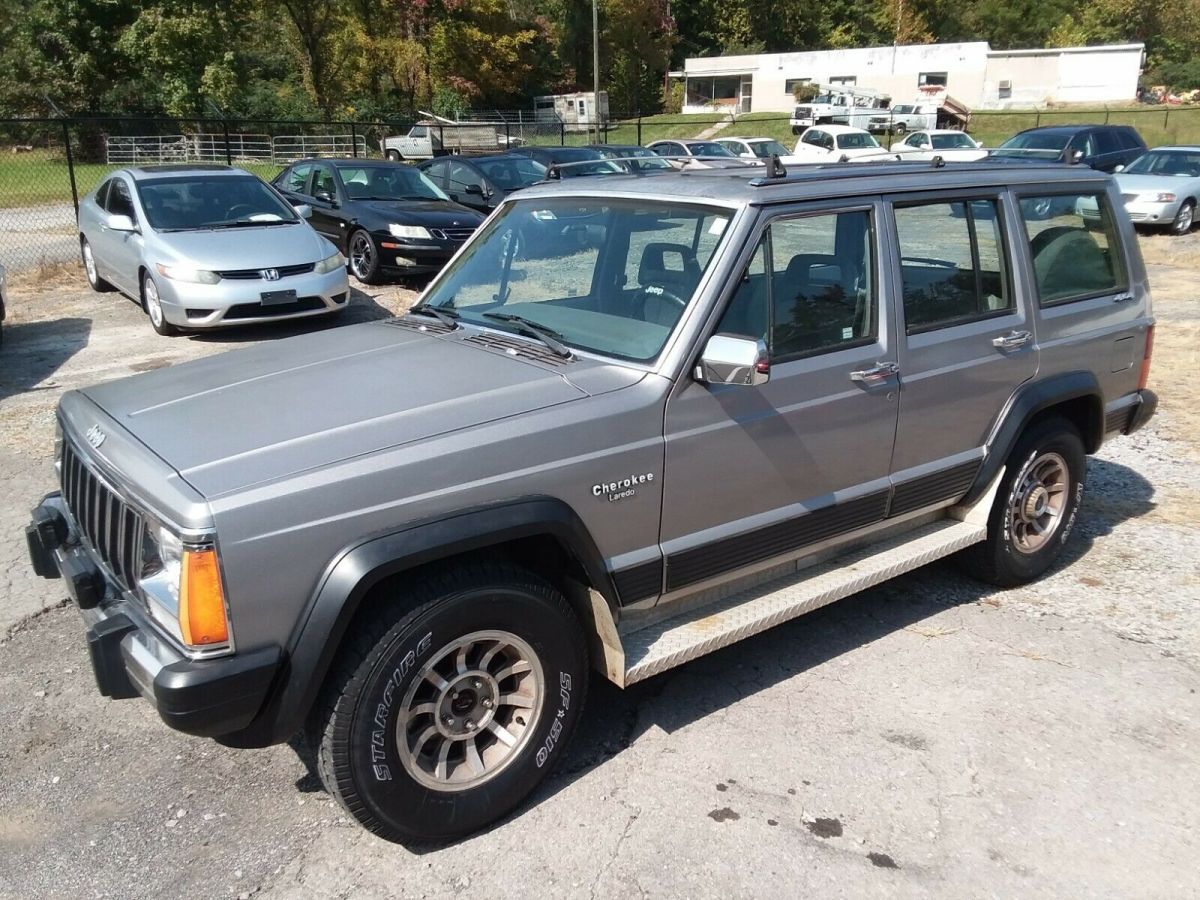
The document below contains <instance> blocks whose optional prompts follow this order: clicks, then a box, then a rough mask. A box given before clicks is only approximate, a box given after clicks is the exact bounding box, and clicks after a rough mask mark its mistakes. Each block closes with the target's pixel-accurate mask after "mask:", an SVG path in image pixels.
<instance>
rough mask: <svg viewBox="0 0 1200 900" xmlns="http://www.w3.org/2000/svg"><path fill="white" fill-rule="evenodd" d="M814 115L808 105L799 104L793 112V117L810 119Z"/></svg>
mask: <svg viewBox="0 0 1200 900" xmlns="http://www.w3.org/2000/svg"><path fill="white" fill-rule="evenodd" d="M811 117H812V110H811V109H809V108H808V107H807V106H797V107H796V111H795V112H794V113H792V118H793V119H808V118H811Z"/></svg>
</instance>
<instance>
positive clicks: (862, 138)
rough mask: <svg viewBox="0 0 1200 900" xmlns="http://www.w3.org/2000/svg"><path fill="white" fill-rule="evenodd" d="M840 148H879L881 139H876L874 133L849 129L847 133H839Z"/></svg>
mask: <svg viewBox="0 0 1200 900" xmlns="http://www.w3.org/2000/svg"><path fill="white" fill-rule="evenodd" d="M837 142H838V148H839V149H841V150H878V149H879V141H877V140H875V137H874V135H871V134H868V133H867V132H865V131H864V132H862V133H861V134H860V133H858V132H856V131H848V132H846V133H845V134H839V135H838V139H837Z"/></svg>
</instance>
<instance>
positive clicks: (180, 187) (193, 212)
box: [134, 174, 300, 231]
mask: <svg viewBox="0 0 1200 900" xmlns="http://www.w3.org/2000/svg"><path fill="white" fill-rule="evenodd" d="M134 183H135V184H136V185H137V192H138V196H139V197H140V198H141V201H142V208H143V209H145V211H146V220H147V221H148V222H149V223H150V227H151V228H153V229H155V230H156V231H188V230H193V229H200V228H240V227H247V226H254V225H263V226H267V225H291V224H294V223H296V222H299V221H300V219H299V217H298V216H297V215H296V211H295V210H294V209H292V208H291V207H290V206H289V205H288V204H287V203H285V202H284V201H283V200H281V199H280V197H279V195H278V194H276V193H275V192H274V191H273V190H271V189H270V188H269V187H267V186H266V185H265V184H264V183H263V182H262V181H260V180H259V179H257V178H255V177H254V176H253V175H250V174H246V175H181V176H176V177H171V178H147V179H145V180H143V181H137V182H134Z"/></svg>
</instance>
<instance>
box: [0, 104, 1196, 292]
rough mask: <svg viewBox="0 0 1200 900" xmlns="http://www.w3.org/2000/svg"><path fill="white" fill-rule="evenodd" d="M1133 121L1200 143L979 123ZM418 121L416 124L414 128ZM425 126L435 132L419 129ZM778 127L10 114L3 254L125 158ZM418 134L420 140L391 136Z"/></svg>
mask: <svg viewBox="0 0 1200 900" xmlns="http://www.w3.org/2000/svg"><path fill="white" fill-rule="evenodd" d="M874 116H875V117H877V118H879V121H877V122H875V123H874V125H873V127H872V130H874V131H876V135H877V137H878V138H879V141H880V143H881V144H884V146H888V145H889V144H890V143H891V142H893V141H896V140H900V139H901V138H902V136H903V132H904V131H909V130H912V129H911V127H910V126H909V124H908V123H907V122H906V123H905V127H904V129H903V130H902V129H901V128H900V127H899V124H900V119H899V116H898V115H897V114H896V113H895V112H894V111H889V110H880V111H878V112H877V113H875V114H874ZM1083 123H1109V124H1124V125H1133V126H1134V127H1135V128H1137V130H1138V131H1139V132H1140V133H1141V134H1142V137H1143V138H1144V139H1145V141H1146V143H1147V144H1148V145H1149V146H1151V147H1153V146H1159V145H1163V144H1200V107H1198V106H1183V107H1180V106H1174V107H1149V106H1147V107H1120V108H1109V109H1090V110H1083V109H1044V110H1037V109H1034V110H997V111H991V110H987V111H977V112H975V113H973V114H972V115H971V116H970V119H969V121H968V123H967V129H968V131H969V132H970V133H971V134H972V135H973V136H974V137H975V138H976V139H977V140H980V141H981V142H982V143H983V145H984V146H985V147H994V146H996V145H998V144H999V143H1001V142H1002V141H1003V140H1004V139H1005V138H1007V137H1009V136H1010V135H1012V134H1014V133H1016V132H1017V131H1020V130H1022V129H1024V128H1032V127H1036V126H1038V125H1053V124H1083ZM414 129H416V131H414ZM421 129H424V138H423V140H424V143H423V144H422V145H421V146H420V147H418V148H417V149H416V150H415V151H411V147H413V146H414V145H415V144H417V143H420V142H419V141H417V139H416V135H417V134H418V133H419V132H420V131H421ZM735 136H736V137H768V138H774V139H776V140H778V141H779V142H780V143H782V144H784V146H786V147H791V146H792V145H793V144H794V143H795V140H796V137H795V134H794V129H793V127H792V125H791V124H790V116H789V115H788V114H787V113H779V112H774V113H745V114H741V115H737V116H735V117H731V116H729V115H727V114H724V113H713V114H696V115H690V114H689V115H667V116H641V115H637V114H630V115H614V116H611V117H609V118H606V119H605V120H604V121H602V122H600V123H599V125H598V126H597V124H596V123H591V124H589V123H586V122H581V123H564V122H563V121H562V120H560V119H558V118H557V117H548V116H547V115H546V114H545V112H544V111H542V112H538V113H533V112H529V111H507V112H495V111H493V112H487V113H476V114H473V115H471V116H470V117H469V118H466V117H464V119H463V121H457V122H451V121H441V120H436V119H428V118H426V119H422V120H417V121H413V120H401V119H396V120H372V121H356V122H346V121H344V122H307V121H283V120H277V121H238V120H219V119H215V120H214V119H201V120H183V119H166V118H78V119H0V263H3V264H4V265H5V266H7V267H8V268H9V269H10V270H11V271H16V272H20V271H23V270H37V269H38V268H39V267H43V268H44V267H47V266H54V265H58V264H62V263H72V262H74V261H75V260H77V258H78V249H79V247H78V233H77V230H76V226H75V211H76V209H77V205H78V202H79V199H80V198H82V197H84V196H86V194H87V193H88V192H89V191H91V190H93V189H94V188H96V187H97V186H98V185H99V184H100V183H101V182H102V181H103V179H104V178H105V177H106V176H107V175H108V174H109V173H110V172H112V171H113V170H114V169H116V168H119V167H122V166H130V165H152V164H170V163H224V164H227V165H234V166H240V167H242V168H244V169H246V170H248V171H250V172H254V173H255V174H257V175H259V176H261V177H263V178H266V179H271V178H273V177H274V176H275V174H276V173H277V172H278V171H279V169H280V168H282V167H283V166H284V165H286V164H287V163H289V162H292V161H294V160H296V159H300V158H305V157H310V156H345V157H371V158H381V157H385V156H387V157H390V158H395V159H404V160H406V161H410V162H417V161H420V160H421V159H425V158H428V157H429V156H430V155H442V154H445V153H501V152H504V151H505V150H507V149H515V148H520V147H536V146H584V145H587V144H593V143H597V142H599V143H607V144H637V145H643V146H644V145H646V144H649V143H652V142H654V141H656V140H664V139H669V138H693V139H694V138H697V137H707V138H712V139H720V138H722V137H735ZM406 138H411V140H410V142H409V144H408V146H409V147H410V150H409V151H406V152H403V153H401V152H396V153H389V149H388V148H389V147H393V146H396V147H398V146H400V144H397V143H396V140H397V139H399V140H400V141H403V140H404V139H406Z"/></svg>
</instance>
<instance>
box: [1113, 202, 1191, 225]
mask: <svg viewBox="0 0 1200 900" xmlns="http://www.w3.org/2000/svg"><path fill="white" fill-rule="evenodd" d="M1125 211H1126V212H1127V213H1129V218H1130V220H1131V221H1132V222H1133V223H1134V224H1135V225H1170V224H1171V223H1172V222H1174V221H1175V216H1176V214H1177V213H1178V212H1179V201H1178V200H1175V201H1173V202H1171V203H1149V202H1143V201H1141V200H1131V201H1130V202H1128V203H1126V204H1125Z"/></svg>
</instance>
